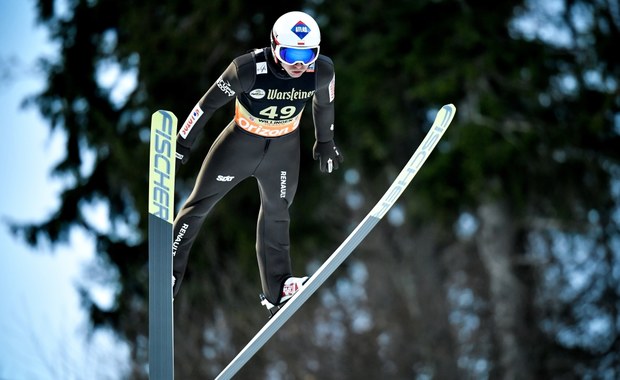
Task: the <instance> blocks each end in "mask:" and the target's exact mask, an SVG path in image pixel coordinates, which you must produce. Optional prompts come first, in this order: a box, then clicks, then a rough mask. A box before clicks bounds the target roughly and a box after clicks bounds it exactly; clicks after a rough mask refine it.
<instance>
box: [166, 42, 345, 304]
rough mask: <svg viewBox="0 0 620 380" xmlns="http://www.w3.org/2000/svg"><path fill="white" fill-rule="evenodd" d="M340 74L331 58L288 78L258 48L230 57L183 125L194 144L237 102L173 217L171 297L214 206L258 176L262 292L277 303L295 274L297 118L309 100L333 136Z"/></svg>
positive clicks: (318, 133)
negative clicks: (292, 223) (293, 207)
mask: <svg viewBox="0 0 620 380" xmlns="http://www.w3.org/2000/svg"><path fill="white" fill-rule="evenodd" d="M334 86H335V75H334V67H333V63H332V61H331V59H329V58H328V57H326V56H323V55H320V56H319V58H318V59H317V60H316V61H315V62H314V63H312V64H311V65H310V66H309V67H308V70H307V71H306V72H305V73H304V74H302V75H301V76H300V77H299V78H292V77H290V76H289V75H288V74H287V73H286V72H285V71H284V69H283V68H282V67H281V66H280V65H279V64H278V63H277V62H276V60H275V59H274V58H273V56H272V52H271V49H270V48H264V49H258V50H255V51H253V52H251V53H247V54H244V55H242V56H240V57H237V58H236V59H234V60H233V61H232V63H231V64H230V65H229V66H228V68H227V69H226V70H225V71H224V73H223V74H222V75H221V76H220V77H219V78H218V79H217V81H216V82H215V83H214V84H213V85H212V86H211V88H210V89H209V90H208V91H207V92H206V93H205V95H204V96H203V97H202V98H201V99H200V101H199V102H198V104H197V105H196V106H195V107H194V109H193V110H192V112H191V113H190V115H189V117H188V118H187V120H186V121H185V123H184V124H183V126H182V127H181V129H180V130H179V133H178V136H177V142H178V144H180V145H181V146H183V147H186V148H191V146H192V144H193V143H194V141H195V140H196V137H197V136H198V135H199V134H200V131H201V130H202V129H203V128H204V125H205V124H206V122H207V120H208V119H209V118H210V117H211V116H212V115H213V113H214V112H215V111H216V110H217V109H219V108H220V107H222V106H223V105H225V104H227V103H229V102H230V101H231V100H233V99H235V115H234V119H233V120H232V121H231V122H230V123H229V124H228V126H227V127H226V128H225V129H224V130H223V131H222V132H221V133H220V135H219V137H218V138H217V139H216V140H215V142H214V143H213V145H212V146H211V148H210V150H209V152H208V153H207V156H206V158H205V159H204V162H203V164H202V167H201V169H200V172H199V174H198V176H197V178H196V183H195V185H194V188H193V190H192V192H191V194H190V196H189V198H188V199H187V201H186V202H185V204H184V205H183V206H182V208H181V210H180V211H179V213H178V215H177V217H176V219H175V221H174V235H173V236H174V242H173V247H172V252H173V256H174V259H173V275H174V277H175V279H176V281H175V284H174V289H173V292H174V295H175V296H176V294H177V293H178V291H179V287H180V284H181V282H182V280H183V275H184V273H185V270H186V267H187V263H188V258H189V252H190V249H191V246H192V244H193V242H194V241H195V239H196V237H197V236H198V233H199V231H200V228H201V226H202V224H203V222H204V220H205V218H206V216H207V214H208V213H209V211H210V210H211V209H212V208H213V206H215V204H216V203H217V202H218V201H219V200H220V199H222V197H224V196H225V195H226V193H228V192H229V191H230V190H231V189H232V188H234V187H235V186H236V185H237V184H239V183H240V182H241V181H243V180H244V179H246V178H248V177H254V178H256V180H257V182H258V189H259V194H260V204H261V205H260V211H259V214H258V222H257V233H256V254H257V258H258V267H259V271H260V278H261V284H262V288H263V292H264V293H265V295H266V297H267V299H268V300H269V301H270V302H272V303H274V304H276V303H277V302H278V301H279V298H280V294H281V292H282V286H283V283H284V281H285V280H286V279H287V278H288V277H291V259H290V254H289V253H290V251H289V250H290V242H289V222H290V218H289V210H288V208H289V207H290V205H291V203H292V202H293V198H294V196H295V192H296V190H297V183H298V178H299V159H300V133H299V129H298V126H299V122H300V118H301V115H302V111H303V110H304V107H305V106H306V104H307V103H308V101H310V100H312V114H313V119H314V127H315V137H316V139H317V141H319V142H325V141H330V140H332V139H333V134H334V132H333V123H334Z"/></svg>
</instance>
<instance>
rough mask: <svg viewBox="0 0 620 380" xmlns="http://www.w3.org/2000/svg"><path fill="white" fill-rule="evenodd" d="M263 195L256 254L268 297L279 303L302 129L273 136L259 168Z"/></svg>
mask: <svg viewBox="0 0 620 380" xmlns="http://www.w3.org/2000/svg"><path fill="white" fill-rule="evenodd" d="M255 176H256V178H257V180H258V185H259V189H260V196H261V207H260V212H259V215H258V225H257V236H256V254H257V258H258V266H259V270H260V276H261V283H262V287H263V291H264V293H265V296H266V297H267V300H269V302H271V303H273V304H277V303H278V301H279V299H280V294H281V292H282V285H283V283H284V281H285V280H286V279H287V278H288V277H290V276H291V258H290V239H289V225H290V218H289V210H288V208H289V206H290V205H291V203H293V198H294V197H295V192H296V191H297V182H298V179H299V132H298V131H296V132H293V133H292V134H291V135H287V136H284V137H280V138H278V139H272V140H271V141H270V144H269V146H268V149H267V152H266V155H265V158H264V159H263V161H262V163H261V165H260V166H259V168H258V169H257V171H256V173H255Z"/></svg>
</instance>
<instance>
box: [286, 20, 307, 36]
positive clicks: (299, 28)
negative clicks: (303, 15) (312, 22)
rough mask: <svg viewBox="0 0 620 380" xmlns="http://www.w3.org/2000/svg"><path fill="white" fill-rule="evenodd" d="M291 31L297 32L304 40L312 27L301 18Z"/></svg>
mask: <svg viewBox="0 0 620 380" xmlns="http://www.w3.org/2000/svg"><path fill="white" fill-rule="evenodd" d="M291 31H292V32H293V33H295V35H296V36H297V37H299V39H300V40H303V39H304V37H305V36H306V35H308V33H310V28H309V27H308V25H306V24H304V23H303V21H301V20H300V21H299V22H298V23H297V24H295V26H293V29H291Z"/></svg>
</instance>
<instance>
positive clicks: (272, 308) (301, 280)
mask: <svg viewBox="0 0 620 380" xmlns="http://www.w3.org/2000/svg"><path fill="white" fill-rule="evenodd" d="M306 281H308V276H305V277H289V278H287V279H286V281H284V286H283V287H282V295H281V296H280V303H278V304H277V305H274V304H272V303H271V302H269V301H268V300H267V297H266V296H265V294H263V293H261V294H260V295H259V297H260V303H261V305H263V306H265V307H266V308H267V311H269V318H271V317H273V316H274V315H276V313H277V312H278V310H280V309H281V308H282V307H283V306H284V304H285V303H286V301H288V300H290V299H291V298H292V297H293V296H294V295H295V293H297V292H298V291H300V290H301V288H302V287H303V285H304V284H305V283H306Z"/></svg>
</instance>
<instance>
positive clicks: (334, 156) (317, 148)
mask: <svg viewBox="0 0 620 380" xmlns="http://www.w3.org/2000/svg"><path fill="white" fill-rule="evenodd" d="M312 152H313V155H314V159H315V160H319V167H320V168H321V172H323V173H325V172H327V173H331V172H332V171H334V170H335V169H338V165H339V164H340V163H341V162H342V160H343V159H344V157H342V154H340V152H339V151H338V148H337V147H336V143H334V140H329V141H326V142H319V141H317V142H315V143H314V148H313V149H312Z"/></svg>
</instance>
